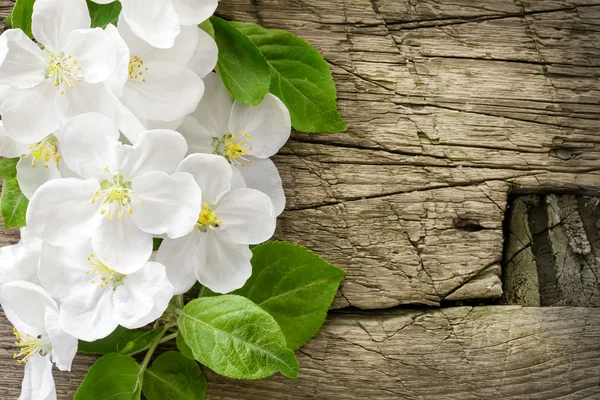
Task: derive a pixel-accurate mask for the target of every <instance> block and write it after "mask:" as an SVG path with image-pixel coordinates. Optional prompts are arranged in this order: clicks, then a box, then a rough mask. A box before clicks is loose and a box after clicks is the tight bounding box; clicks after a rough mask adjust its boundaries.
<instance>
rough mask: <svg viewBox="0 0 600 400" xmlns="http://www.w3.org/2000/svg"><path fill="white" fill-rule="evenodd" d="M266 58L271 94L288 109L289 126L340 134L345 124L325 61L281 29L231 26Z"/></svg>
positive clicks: (299, 40) (307, 130) (299, 129)
mask: <svg viewBox="0 0 600 400" xmlns="http://www.w3.org/2000/svg"><path fill="white" fill-rule="evenodd" d="M232 24H233V26H234V27H236V28H237V29H238V30H239V31H240V32H242V33H243V34H244V35H246V36H247V37H248V38H249V39H250V40H251V41H252V42H253V43H254V44H255V45H256V47H257V48H258V50H260V52H261V53H262V55H263V56H264V57H265V58H266V59H267V61H268V63H269V65H270V66H271V70H272V77H271V93H273V94H274V95H275V96H277V97H279V98H280V99H281V101H283V103H284V104H285V105H286V106H287V108H288V109H289V110H290V114H291V117H292V125H293V126H294V128H295V129H296V130H298V131H302V132H343V131H345V130H346V129H347V128H346V124H345V123H344V121H343V120H342V118H341V117H340V115H339V114H338V111H337V105H336V97H337V95H336V89H335V84H334V82H333V78H332V75H331V70H330V69H329V65H328V64H327V61H325V59H324V58H323V57H322V56H321V54H319V52H318V51H317V50H316V49H315V48H314V47H313V46H311V45H310V44H309V43H308V42H306V41H305V40H303V39H301V38H299V37H298V36H296V35H294V34H292V33H290V32H286V31H283V30H280V29H267V28H263V27H262V26H259V25H256V24H252V23H241V22H234V23H232Z"/></svg>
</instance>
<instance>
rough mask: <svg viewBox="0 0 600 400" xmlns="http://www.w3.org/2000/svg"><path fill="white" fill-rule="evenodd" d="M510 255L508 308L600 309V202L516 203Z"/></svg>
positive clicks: (532, 199) (548, 199)
mask: <svg viewBox="0 0 600 400" xmlns="http://www.w3.org/2000/svg"><path fill="white" fill-rule="evenodd" d="M509 231H510V232H511V233H510V236H509V238H508V243H507V251H506V254H505V257H506V259H505V263H506V266H505V270H504V277H503V278H504V279H503V281H504V291H505V293H504V296H503V298H502V302H503V303H505V304H520V305H524V306H540V305H541V306H575V307H600V280H599V277H600V239H599V238H600V199H599V198H597V197H584V196H581V197H576V196H571V195H564V196H556V195H548V196H542V197H538V196H527V197H520V198H518V199H517V200H516V201H515V206H514V208H513V210H512V214H511V220H510V227H509Z"/></svg>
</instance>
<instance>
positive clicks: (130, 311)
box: [39, 240, 173, 341]
mask: <svg viewBox="0 0 600 400" xmlns="http://www.w3.org/2000/svg"><path fill="white" fill-rule="evenodd" d="M116 269H117V268H116V265H115V266H112V265H110V264H108V265H107V264H105V263H103V262H102V261H100V259H99V258H98V257H97V256H96V255H95V254H94V253H93V250H92V246H91V243H90V241H89V240H88V241H86V242H83V243H80V244H77V245H69V246H63V247H54V246H52V245H49V244H47V243H45V244H44V245H43V246H42V256H41V261H40V269H39V277H40V280H41V282H42V285H43V287H44V288H46V289H47V290H48V291H49V292H50V294H52V296H53V297H55V298H56V299H58V301H60V303H61V307H60V322H61V326H62V327H63V329H64V330H65V331H66V332H69V333H70V334H71V335H73V336H75V337H77V338H78V339H81V340H85V341H94V340H97V339H101V338H103V337H106V336H108V335H109V334H110V333H111V332H112V331H114V330H115V328H116V327H117V326H118V325H121V326H124V327H126V328H130V329H135V328H140V327H142V326H144V325H147V324H149V323H151V322H153V321H155V320H156V319H158V318H159V317H160V316H161V315H162V314H163V313H164V311H165V310H166V308H167V306H168V304H169V301H170V300H171V298H172V297H173V286H171V284H170V283H169V280H168V279H167V275H166V272H165V267H164V266H163V265H161V264H159V263H156V262H146V263H145V264H144V265H143V267H142V268H141V269H140V270H138V271H136V272H133V273H131V274H122V273H119V272H117V271H116ZM118 269H119V270H123V269H127V268H118Z"/></svg>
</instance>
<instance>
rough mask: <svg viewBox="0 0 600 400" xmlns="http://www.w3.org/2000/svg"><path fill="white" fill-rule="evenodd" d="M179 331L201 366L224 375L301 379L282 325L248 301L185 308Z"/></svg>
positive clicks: (203, 301) (202, 302)
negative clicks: (279, 376)
mask: <svg viewBox="0 0 600 400" xmlns="http://www.w3.org/2000/svg"><path fill="white" fill-rule="evenodd" d="M179 329H180V332H181V334H182V335H183V337H184V339H185V342H186V343H187V344H188V346H189V347H190V348H191V349H192V353H193V354H194V357H196V360H198V361H200V362H201V363H202V364H204V365H206V366H207V367H208V368H210V369H212V370H213V371H215V372H216V373H218V374H220V375H224V376H227V377H230V378H235V379H261V378H265V377H267V376H270V375H273V374H274V373H275V372H277V371H281V373H282V374H284V375H285V376H287V377H290V378H295V377H297V376H298V361H297V360H296V357H295V355H294V352H293V351H291V350H290V349H288V348H287V347H286V345H285V336H284V335H283V333H282V332H281V329H280V328H279V325H277V322H275V320H274V319H273V317H271V316H270V315H269V313H267V312H266V311H264V310H263V309H261V308H260V307H258V306H257V305H256V304H254V303H253V302H251V301H250V300H248V299H246V298H244V297H241V296H235V295H225V296H218V297H206V298H200V299H197V300H194V301H192V302H190V303H188V304H187V305H186V306H185V307H184V309H183V313H182V314H181V316H180V317H179Z"/></svg>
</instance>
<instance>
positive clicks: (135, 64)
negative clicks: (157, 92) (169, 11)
mask: <svg viewBox="0 0 600 400" xmlns="http://www.w3.org/2000/svg"><path fill="white" fill-rule="evenodd" d="M146 71H148V67H145V66H144V61H142V59H141V58H139V57H138V56H133V57H131V59H130V60H129V79H132V80H134V81H141V82H143V83H146V78H145V77H144V72H146Z"/></svg>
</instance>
